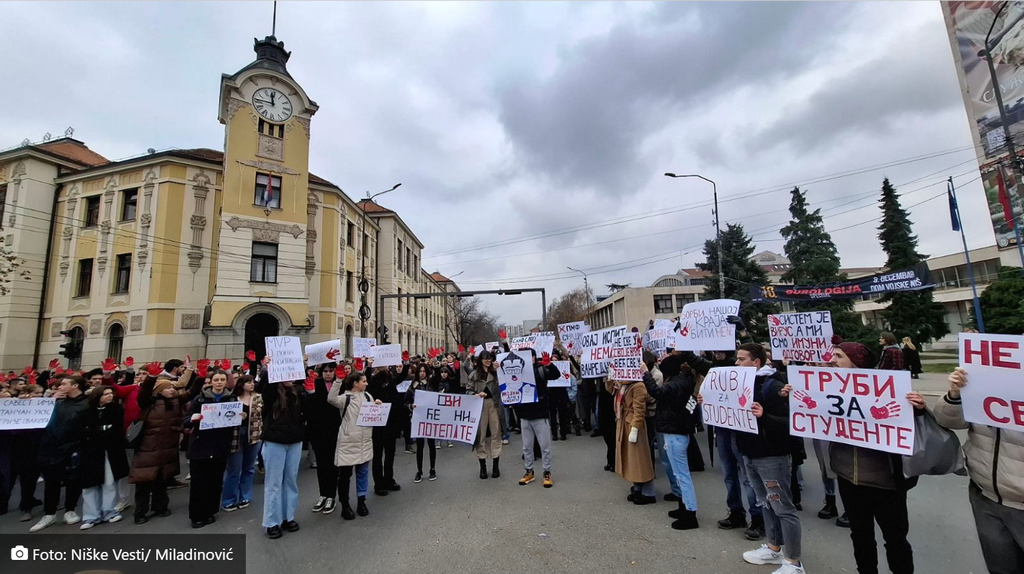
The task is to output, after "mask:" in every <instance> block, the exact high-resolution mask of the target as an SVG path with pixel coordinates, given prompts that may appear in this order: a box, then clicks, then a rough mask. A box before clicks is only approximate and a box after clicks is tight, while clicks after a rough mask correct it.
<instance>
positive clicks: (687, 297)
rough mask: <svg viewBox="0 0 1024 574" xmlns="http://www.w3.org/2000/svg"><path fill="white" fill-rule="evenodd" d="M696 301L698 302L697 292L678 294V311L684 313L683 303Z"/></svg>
mask: <svg viewBox="0 0 1024 574" xmlns="http://www.w3.org/2000/svg"><path fill="white" fill-rule="evenodd" d="M696 302H697V296H696V295H695V294H693V293H685V294H682V295H676V312H677V313H682V312H683V305H686V304H687V303H696Z"/></svg>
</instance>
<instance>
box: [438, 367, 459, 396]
mask: <svg viewBox="0 0 1024 574" xmlns="http://www.w3.org/2000/svg"><path fill="white" fill-rule="evenodd" d="M441 371H446V372H447V373H448V378H447V379H442V378H441ZM434 378H435V379H436V380H437V381H436V386H437V388H438V389H439V390H440V392H442V393H451V394H455V395H461V394H463V393H464V392H465V391H463V389H462V385H461V384H460V383H459V375H457V374H456V373H455V371H453V370H452V368H451V367H448V366H442V367H441V368H439V369H437V370H435V371H434Z"/></svg>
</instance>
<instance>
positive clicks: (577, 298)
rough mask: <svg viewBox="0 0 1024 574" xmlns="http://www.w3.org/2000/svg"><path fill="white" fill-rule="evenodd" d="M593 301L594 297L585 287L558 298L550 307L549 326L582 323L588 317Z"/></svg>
mask: <svg viewBox="0 0 1024 574" xmlns="http://www.w3.org/2000/svg"><path fill="white" fill-rule="evenodd" d="M591 301H593V296H592V295H591V294H590V293H587V291H586V290H585V289H584V288H583V287H577V288H576V289H573V290H572V291H569V292H568V293H566V294H565V295H562V296H561V297H558V298H557V299H555V300H554V301H552V302H551V305H550V306H548V325H551V326H555V325H558V324H560V323H571V322H573V321H582V320H583V319H585V318H586V316H587V309H588V308H589V307H590V302H591Z"/></svg>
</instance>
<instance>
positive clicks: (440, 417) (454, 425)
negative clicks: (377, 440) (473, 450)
mask: <svg viewBox="0 0 1024 574" xmlns="http://www.w3.org/2000/svg"><path fill="white" fill-rule="evenodd" d="M413 405H414V406H415V408H414V409H413V410H412V438H436V439H445V440H457V441H459V442H464V443H469V444H473V443H474V442H475V441H476V429H477V426H479V424H480V411H481V410H482V409H483V407H484V400H483V399H481V398H480V397H478V396H476V395H453V394H449V393H432V392H430V391H419V390H418V391H416V396H415V397H413Z"/></svg>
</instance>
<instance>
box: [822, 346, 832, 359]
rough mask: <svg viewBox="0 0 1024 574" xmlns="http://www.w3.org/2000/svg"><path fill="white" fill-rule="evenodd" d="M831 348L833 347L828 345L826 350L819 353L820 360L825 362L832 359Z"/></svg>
mask: <svg viewBox="0 0 1024 574" xmlns="http://www.w3.org/2000/svg"><path fill="white" fill-rule="evenodd" d="M832 349H833V347H829V348H828V350H827V351H825V352H824V353H822V354H821V358H822V360H823V361H825V362H826V363H829V362H831V361H832Z"/></svg>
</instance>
